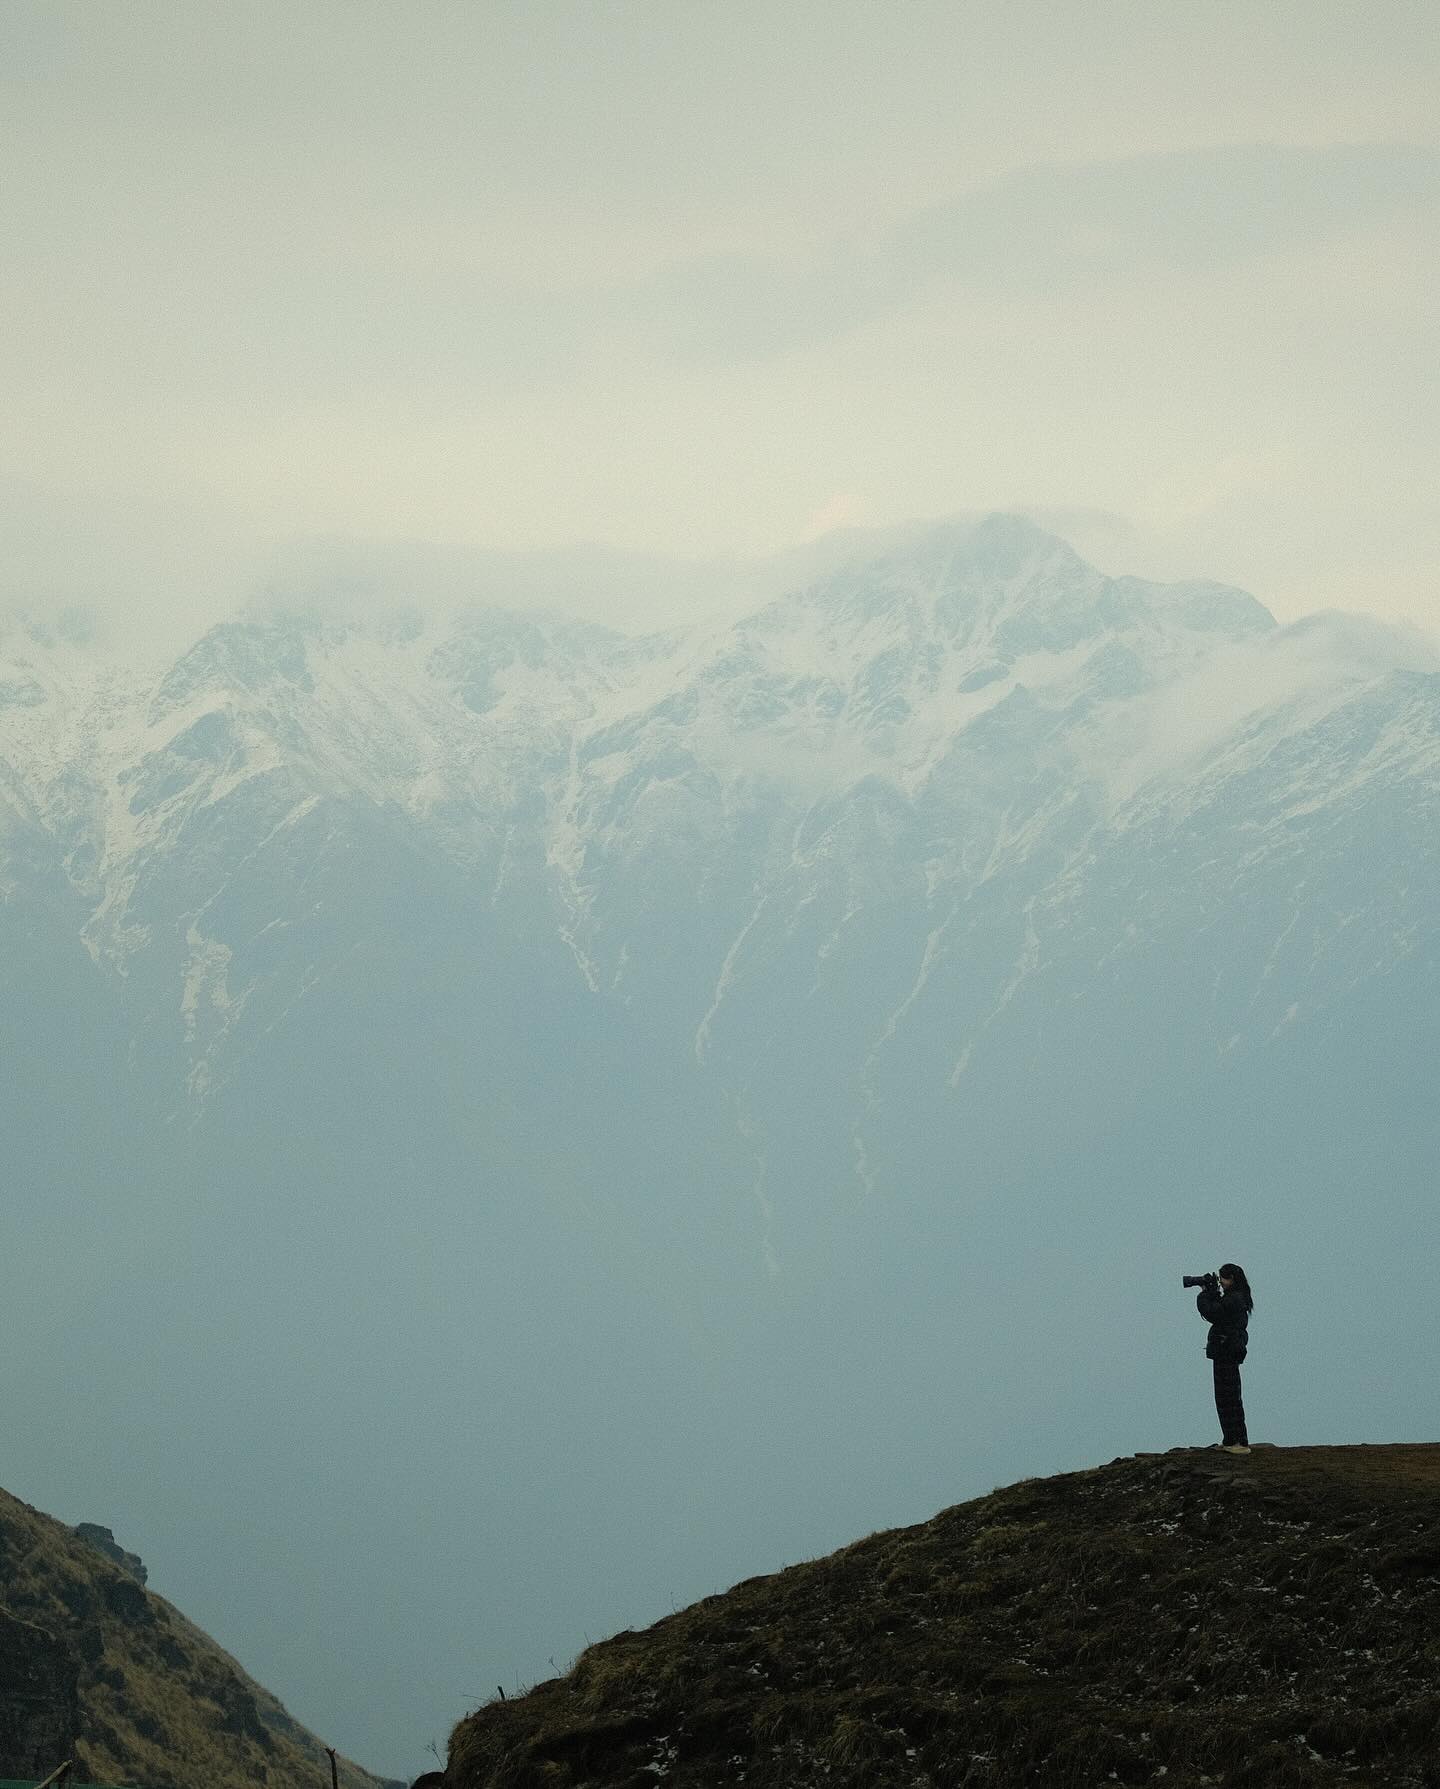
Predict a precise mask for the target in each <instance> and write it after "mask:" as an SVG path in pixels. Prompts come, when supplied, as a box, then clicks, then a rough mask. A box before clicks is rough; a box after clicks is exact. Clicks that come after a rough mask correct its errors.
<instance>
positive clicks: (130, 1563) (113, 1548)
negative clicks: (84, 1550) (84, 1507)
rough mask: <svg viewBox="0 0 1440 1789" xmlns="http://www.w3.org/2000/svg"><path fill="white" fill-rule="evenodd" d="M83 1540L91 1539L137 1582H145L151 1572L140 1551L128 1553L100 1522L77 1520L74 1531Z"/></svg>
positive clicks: (109, 1558) (96, 1546) (108, 1557)
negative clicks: (146, 1566)
mask: <svg viewBox="0 0 1440 1789" xmlns="http://www.w3.org/2000/svg"><path fill="white" fill-rule="evenodd" d="M72 1532H73V1533H75V1534H78V1535H79V1537H80V1539H81V1540H82V1541H89V1543H90V1545H91V1546H92V1547H94V1548H95V1550H96V1551H97V1552H98V1553H103V1554H104V1555H105V1557H106V1558H107V1559H108V1560H109V1561H110V1562H111V1564H112V1565H118V1566H119V1567H120V1569H121V1571H122V1572H128V1573H129V1574H130V1576H131V1577H132V1578H133V1579H134V1580H135V1582H136V1583H137V1584H144V1583H145V1582H146V1581H147V1579H148V1578H149V1575H150V1574H149V1573H148V1572H147V1571H146V1570H145V1567H144V1565H143V1564H142V1563H141V1560H140V1555H139V1554H138V1553H127V1552H126V1551H125V1549H124V1548H123V1547H122V1546H121V1545H120V1544H119V1542H118V1541H117V1540H116V1539H115V1536H114V1535H113V1534H112V1533H111V1532H110V1530H109V1529H108V1528H102V1527H101V1526H100V1524H99V1523H98V1522H77V1523H76V1524H75V1527H74V1529H73V1531H72Z"/></svg>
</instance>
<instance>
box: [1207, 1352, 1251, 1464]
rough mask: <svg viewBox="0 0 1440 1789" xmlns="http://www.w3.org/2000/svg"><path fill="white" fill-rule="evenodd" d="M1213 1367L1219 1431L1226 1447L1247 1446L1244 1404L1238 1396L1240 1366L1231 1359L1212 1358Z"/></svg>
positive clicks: (1248, 1442) (1248, 1443)
mask: <svg viewBox="0 0 1440 1789" xmlns="http://www.w3.org/2000/svg"><path fill="white" fill-rule="evenodd" d="M1210 1364H1211V1366H1213V1367H1214V1369H1215V1414H1216V1415H1217V1416H1218V1417H1219V1418H1220V1433H1221V1435H1222V1436H1223V1437H1224V1439H1225V1445H1226V1446H1227V1447H1235V1446H1237V1445H1238V1446H1240V1447H1248V1446H1249V1445H1250V1441H1249V1437H1248V1436H1247V1435H1246V1433H1245V1404H1244V1400H1243V1399H1242V1398H1241V1396H1240V1366H1239V1363H1238V1362H1237V1361H1233V1360H1213V1361H1211V1363H1210Z"/></svg>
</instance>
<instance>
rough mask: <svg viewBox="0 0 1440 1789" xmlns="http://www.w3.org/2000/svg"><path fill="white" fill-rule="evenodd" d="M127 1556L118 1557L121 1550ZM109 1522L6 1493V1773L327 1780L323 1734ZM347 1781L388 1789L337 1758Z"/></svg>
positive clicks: (167, 1785)
mask: <svg viewBox="0 0 1440 1789" xmlns="http://www.w3.org/2000/svg"><path fill="white" fill-rule="evenodd" d="M117 1555H118V1557H117ZM143 1579H144V1567H143V1566H142V1565H141V1564H140V1561H139V1560H138V1559H136V1558H135V1556H134V1555H133V1554H130V1553H126V1552H124V1550H123V1549H122V1548H120V1547H119V1546H117V1545H116V1542H115V1539H114V1536H113V1535H112V1534H111V1533H110V1531H109V1529H107V1528H98V1527H96V1526H94V1525H87V1527H86V1529H85V1530H84V1531H82V1530H78V1529H73V1528H67V1527H66V1526H65V1525H64V1524H63V1523H61V1522H57V1521H55V1520H54V1519H53V1518H51V1517H50V1516H46V1515H43V1514H42V1513H41V1512H40V1511H39V1510H36V1509H31V1508H30V1507H29V1506H28V1505H27V1504H24V1503H21V1502H20V1501H19V1500H18V1499H16V1498H14V1497H11V1496H9V1495H8V1494H7V1493H5V1492H4V1491H0V1781H3V1780H4V1779H5V1778H7V1777H11V1778H20V1779H28V1780H30V1781H32V1782H33V1781H37V1780H39V1779H42V1778H44V1777H46V1776H48V1775H49V1773H50V1772H51V1771H52V1770H54V1769H55V1767H56V1766H57V1765H58V1764H60V1763H62V1762H63V1761H64V1760H65V1759H67V1758H73V1759H74V1760H75V1771H76V1775H77V1776H78V1777H79V1778H80V1779H81V1780H82V1781H84V1782H89V1783H145V1784H148V1785H149V1786H150V1789H197V1786H198V1785H200V1784H203V1785H204V1786H205V1789H318V1786H319V1785H320V1784H322V1783H328V1782H329V1781H330V1760H329V1757H328V1756H327V1753H326V1748H325V1746H324V1743H323V1741H321V1740H320V1739H318V1738H317V1737H316V1736H315V1735H314V1734H313V1733H310V1732H307V1731H306V1729H305V1728H304V1727H302V1726H301V1725H300V1723H299V1722H298V1721H296V1720H294V1719H293V1718H292V1717H291V1716H290V1715H289V1714H288V1713H287V1712H286V1710H285V1709H284V1708H283V1707H282V1706H281V1704H280V1703H279V1702H277V1701H276V1699H275V1698H274V1697H273V1696H272V1695H270V1694H269V1693H268V1691H266V1690H264V1689H263V1688H262V1687H261V1686H260V1685H259V1684H258V1683H256V1682H255V1681H254V1680H253V1679H252V1678H250V1677H248V1676H247V1675H246V1673H245V1672H244V1671H243V1670H242V1669H241V1668H240V1666H239V1665H238V1664H237V1663H236V1662H235V1660H234V1659H233V1658H231V1657H230V1656H229V1655H228V1654H227V1653H225V1652H224V1651H222V1650H221V1648H220V1647H218V1646H217V1645H216V1644H215V1642H214V1641H213V1640H212V1639H210V1637H209V1636H208V1635H207V1634H204V1633H202V1632H201V1631H200V1629H199V1628H197V1627H196V1626H195V1625H194V1624H193V1623H192V1622H189V1621H187V1620H186V1619H185V1617H184V1616H183V1615H182V1614H181V1613H180V1611H179V1610H178V1609H175V1608H172V1607H171V1605H170V1604H169V1603H167V1602H166V1601H165V1600H164V1599H163V1598H162V1597H158V1596H156V1595H154V1594H153V1592H151V1591H149V1590H147V1589H146V1588H145V1585H144V1582H143ZM337 1765H338V1775H339V1782H340V1789H383V1785H381V1784H380V1783H379V1782H378V1780H377V1779H376V1778H375V1777H373V1776H372V1775H371V1774H370V1773H369V1772H368V1771H364V1770H361V1769H360V1768H359V1767H358V1766H357V1765H354V1764H352V1763H350V1762H349V1760H348V1759H343V1758H342V1759H338V1760H337Z"/></svg>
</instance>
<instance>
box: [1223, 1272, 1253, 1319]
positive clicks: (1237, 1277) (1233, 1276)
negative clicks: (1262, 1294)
mask: <svg viewBox="0 0 1440 1789" xmlns="http://www.w3.org/2000/svg"><path fill="white" fill-rule="evenodd" d="M1220 1277H1221V1279H1222V1280H1234V1282H1235V1286H1236V1290H1237V1291H1238V1292H1239V1294H1240V1296H1241V1297H1242V1298H1243V1299H1244V1300H1245V1309H1246V1310H1247V1311H1253V1310H1254V1309H1255V1300H1254V1299H1253V1298H1252V1297H1251V1296H1250V1282H1249V1280H1247V1279H1246V1278H1245V1269H1244V1268H1243V1267H1237V1266H1236V1265H1235V1263H1234V1262H1233V1261H1227V1262H1226V1263H1225V1265H1224V1266H1223V1267H1222V1268H1221V1269H1220Z"/></svg>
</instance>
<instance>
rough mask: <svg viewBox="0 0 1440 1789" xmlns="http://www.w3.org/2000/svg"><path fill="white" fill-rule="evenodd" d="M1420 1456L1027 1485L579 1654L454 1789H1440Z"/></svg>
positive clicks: (1327, 1458)
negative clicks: (1333, 1788) (1330, 1788)
mask: <svg viewBox="0 0 1440 1789" xmlns="http://www.w3.org/2000/svg"><path fill="white" fill-rule="evenodd" d="M1437 1518H1440V1446H1436V1445H1434V1444H1431V1445H1424V1446H1421V1445H1416V1446H1383V1447H1351V1448H1293V1449H1285V1450H1273V1449H1262V1450H1258V1451H1257V1452H1255V1453H1254V1454H1252V1455H1251V1456H1250V1457H1249V1458H1248V1459H1236V1458H1232V1457H1230V1456H1227V1455H1223V1454H1218V1453H1205V1452H1197V1451H1190V1450H1185V1451H1176V1452H1172V1453H1169V1454H1164V1455H1144V1454H1142V1455H1138V1456H1136V1457H1135V1458H1133V1459H1122V1460H1117V1461H1115V1462H1113V1463H1112V1464H1111V1465H1108V1466H1102V1467H1099V1468H1096V1469H1094V1470H1092V1471H1088V1472H1079V1473H1070V1474H1067V1475H1065V1476H1063V1477H1059V1478H1052V1479H1033V1480H1029V1481H1026V1482H1024V1483H1021V1484H1017V1485H1012V1486H1010V1487H1008V1488H1006V1489H1004V1490H999V1491H996V1492H994V1493H993V1494H992V1495H990V1496H988V1497H982V1498H979V1499H977V1500H976V1501H974V1502H972V1503H965V1504H961V1505H959V1506H957V1507H956V1508H954V1509H950V1510H946V1511H944V1512H943V1513H941V1514H940V1515H938V1516H936V1517H935V1518H934V1519H933V1520H932V1521H930V1522H926V1523H922V1524H920V1525H919V1526H917V1527H914V1528H905V1529H897V1530H895V1531H894V1532H891V1533H886V1534H876V1535H872V1536H871V1537H870V1538H869V1539H868V1540H863V1541H860V1542H859V1543H857V1544H856V1545H854V1546H851V1547H847V1548H845V1549H844V1550H843V1551H841V1552H839V1553H835V1554H833V1555H832V1556H831V1557H829V1558H828V1559H821V1560H816V1561H813V1562H812V1563H810V1564H806V1565H799V1566H793V1567H791V1568H789V1569H787V1570H785V1571H782V1572H779V1573H777V1574H775V1575H774V1576H771V1577H765V1578H755V1579H751V1580H749V1581H748V1582H746V1583H743V1584H740V1585H737V1586H736V1587H735V1589H733V1590H731V1591H730V1592H729V1593H728V1594H726V1595H723V1596H715V1597H710V1598H707V1599H706V1600H705V1601H704V1602H701V1603H697V1604H696V1605H695V1606H694V1607H693V1608H690V1609H685V1610H682V1611H681V1612H680V1613H679V1614H676V1615H673V1616H670V1617H668V1618H667V1619H665V1620H663V1621H660V1622H658V1623H657V1624H656V1625H655V1626H654V1627H652V1628H649V1629H647V1630H646V1631H644V1632H643V1633H628V1632H627V1633H623V1634H620V1635H617V1636H616V1637H615V1638H614V1639H612V1640H608V1641H605V1642H603V1643H601V1644H599V1645H596V1646H592V1647H590V1648H589V1649H588V1650H587V1651H586V1652H584V1653H582V1654H581V1656H580V1658H579V1659H578V1660H577V1662H576V1664H575V1665H574V1667H573V1668H572V1670H571V1671H570V1672H569V1674H568V1675H567V1676H565V1677H563V1678H560V1679H557V1680H555V1681H553V1682H549V1683H544V1684H541V1685H539V1686H538V1687H537V1688H535V1689H533V1690H531V1691H530V1693H529V1694H528V1695H526V1696H524V1697H522V1698H520V1699H518V1700H515V1701H511V1702H499V1703H494V1704H491V1705H489V1706H487V1707H485V1708H482V1709H480V1710H479V1711H478V1712H476V1713H475V1714H473V1715H471V1716H469V1717H468V1719H466V1720H464V1721H462V1722H461V1723H460V1725H459V1726H458V1727H457V1728H456V1730H455V1732H454V1734H453V1735H452V1738H451V1748H450V1761H449V1765H448V1769H447V1773H446V1776H445V1779H444V1781H445V1783H446V1785H447V1786H448V1789H526V1786H528V1785H546V1786H548V1789H563V1786H566V1785H576V1786H578V1785H581V1784H584V1785H587V1786H590V1789H605V1786H608V1785H617V1786H618V1785H620V1784H626V1785H632V1784H633V1785H638V1784H641V1783H655V1782H663V1783H666V1784H669V1785H676V1786H679V1785H700V1784H704V1785H706V1786H707V1789H709V1786H713V1785H716V1784H722V1783H724V1784H731V1783H734V1784H741V1783H744V1784H746V1785H748V1786H749V1789H781V1785H784V1786H785V1789H802V1786H804V1785H809V1784H816V1785H819V1784H822V1783H823V1784H825V1785H828V1786H829V1789H836V1786H837V1785H855V1786H856V1789H859V1786H860V1785H866V1786H868V1789H880V1786H883V1785H897V1786H898V1785H902V1784H903V1785H906V1786H907V1789H920V1786H924V1785H933V1786H935V1789H957V1786H960V1785H967V1786H974V1789H981V1786H982V1785H984V1786H995V1789H998V1786H1000V1785H1006V1786H1009V1785H1013V1784H1020V1783H1033V1784H1042V1785H1057V1786H1059V1785H1071V1784H1073V1785H1080V1784H1085V1785H1092V1784H1104V1783H1106V1782H1110V1781H1115V1782H1120V1783H1153V1782H1163V1783H1164V1784H1165V1786H1166V1789H1190V1786H1191V1785H1200V1784H1207V1783H1209V1784H1218V1783H1223V1784H1225V1785H1235V1786H1236V1789H1240V1786H1242V1785H1246V1784H1253V1785H1257V1786H1258V1785H1262V1784H1263V1785H1265V1786H1266V1789H1278V1786H1281V1785H1296V1786H1297V1789H1299V1786H1303V1785H1310V1784H1314V1785H1319V1784H1329V1783H1340V1782H1345V1783H1351V1784H1365V1785H1377V1786H1378V1785H1397V1786H1399V1785H1417V1786H1418V1785H1431V1784H1440V1753H1437V1735H1440V1520H1437Z"/></svg>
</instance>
